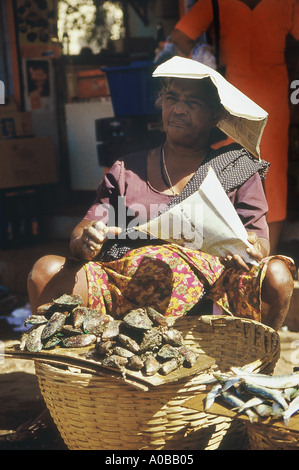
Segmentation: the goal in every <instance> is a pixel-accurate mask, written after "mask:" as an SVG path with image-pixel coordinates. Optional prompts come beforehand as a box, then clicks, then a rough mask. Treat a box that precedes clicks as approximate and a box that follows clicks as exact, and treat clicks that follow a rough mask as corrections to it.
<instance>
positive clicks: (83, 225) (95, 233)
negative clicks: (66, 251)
mask: <svg viewBox="0 0 299 470" xmlns="http://www.w3.org/2000/svg"><path fill="white" fill-rule="evenodd" d="M121 168H122V164H121V162H120V161H117V162H115V163H114V165H113V166H112V168H111V169H110V171H109V173H107V174H106V175H105V177H104V178H103V180H102V182H101V183H100V185H99V187H98V189H97V192H96V199H95V201H94V203H93V204H92V206H91V207H90V208H89V210H88V212H87V213H86V215H85V217H84V219H83V220H81V222H79V224H78V225H77V226H76V227H75V229H74V230H73V233H72V235H71V239H70V250H71V253H72V255H73V256H74V257H75V258H79V259H83V260H92V259H94V258H95V257H96V256H97V255H98V254H99V252H100V251H101V248H102V246H103V243H104V242H105V241H106V239H107V238H113V237H115V235H117V234H119V233H120V232H121V228H119V227H114V226H107V224H108V221H109V211H110V209H111V210H113V201H115V199H116V198H117V196H118V195H119V194H120V187H119V185H120V184H121V183H120V180H121Z"/></svg>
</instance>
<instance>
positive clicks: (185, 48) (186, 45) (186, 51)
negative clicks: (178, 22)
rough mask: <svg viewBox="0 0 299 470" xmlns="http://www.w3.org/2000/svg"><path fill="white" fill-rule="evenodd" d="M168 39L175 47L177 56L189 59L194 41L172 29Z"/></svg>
mask: <svg viewBox="0 0 299 470" xmlns="http://www.w3.org/2000/svg"><path fill="white" fill-rule="evenodd" d="M170 37H171V41H172V42H173V44H174V45H175V46H176V47H177V49H178V52H179V54H180V55H182V56H185V57H189V55H190V53H191V51H192V49H193V47H194V44H195V43H194V41H193V40H192V39H191V38H189V37H188V36H187V35H186V34H185V33H183V32H182V31H179V30H178V29H174V30H173V31H172V33H171V36H170Z"/></svg>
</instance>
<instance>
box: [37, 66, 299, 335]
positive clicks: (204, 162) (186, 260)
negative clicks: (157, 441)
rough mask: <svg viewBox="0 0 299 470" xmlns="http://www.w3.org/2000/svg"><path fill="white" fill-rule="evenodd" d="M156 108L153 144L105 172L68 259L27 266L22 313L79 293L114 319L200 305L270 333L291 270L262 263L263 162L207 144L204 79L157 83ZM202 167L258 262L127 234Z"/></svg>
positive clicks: (209, 114) (209, 103) (214, 104)
mask: <svg viewBox="0 0 299 470" xmlns="http://www.w3.org/2000/svg"><path fill="white" fill-rule="evenodd" d="M183 60H186V61H189V60H190V59H183ZM158 102H159V103H160V105H161V108H162V121H163V126H164V131H165V134H166V139H165V142H164V144H163V146H162V147H159V148H154V149H152V150H150V151H147V152H138V153H135V154H131V155H128V156H125V157H124V158H122V159H120V160H118V161H117V162H116V163H115V164H114V165H113V166H112V168H111V170H110V171H109V172H108V173H107V174H106V175H105V177H104V179H103V181H102V182H101V183H100V185H99V187H98V190H97V196H96V200H95V202H94V203H93V204H92V206H91V208H90V209H89V210H88V212H87V214H86V215H85V217H84V219H83V220H82V221H81V222H80V223H79V224H78V225H77V227H76V228H75V229H74V231H73V234H72V237H71V241H70V249H71V252H72V256H73V257H72V258H70V259H65V258H62V257H58V256H45V257H43V258H41V259H40V260H38V261H37V262H36V264H35V265H34V266H33V269H32V271H31V273H30V275H29V278H28V292H29V296H30V302H31V307H32V311H33V312H34V310H35V309H36V307H37V306H38V305H41V304H43V303H46V302H49V301H51V300H52V299H53V298H55V297H58V296H60V295H62V294H65V293H67V294H71V293H74V294H80V295H81V296H82V298H83V300H84V304H85V305H86V306H89V307H92V308H97V309H99V310H100V311H101V312H107V313H108V314H110V315H112V316H113V317H115V318H121V317H122V316H124V314H125V313H127V312H128V311H129V310H131V309H132V308H135V307H136V306H152V307H153V308H155V309H156V310H158V311H159V312H161V313H163V314H164V315H166V316H168V315H175V316H181V315H186V314H196V313H198V312H199V311H200V306H201V305H203V302H205V301H207V300H209V301H211V302H213V303H214V305H216V306H217V305H218V307H221V308H222V309H223V312H224V313H225V314H231V315H235V316H240V317H247V318H251V319H254V320H257V321H262V322H264V323H265V324H267V325H269V326H271V327H273V328H274V329H278V328H279V327H280V326H281V325H282V323H283V321H284V319H285V316H286V314H287V312H288V308H289V303H290V299H291V295H292V291H293V276H292V273H293V272H294V263H293V261H292V260H290V259H289V258H286V257H282V256H273V257H269V256H268V255H269V241H268V227H267V222H266V214H267V203H266V200H265V195H264V191H263V184H262V179H263V178H264V177H265V175H266V172H267V170H268V164H267V162H265V161H263V160H260V159H258V158H256V157H254V156H252V155H251V154H250V153H249V152H248V151H247V150H246V149H244V148H242V147H241V146H240V145H237V144H236V145H235V144H233V145H232V146H228V147H223V148H221V149H218V150H213V149H212V148H211V147H210V133H211V131H212V129H213V128H214V127H215V126H216V124H217V122H218V120H219V119H220V117H222V119H223V118H224V117H223V106H222V104H221V102H220V99H219V94H218V92H217V88H216V87H215V86H214V84H213V83H212V81H211V80H210V78H209V77H207V78H200V79H196V77H193V78H192V79H190V78H184V79H182V78H175V77H172V78H169V79H166V80H164V85H163V87H162V89H161V92H160V96H159V99H158ZM240 111H242V110H240ZM210 166H211V167H212V168H213V169H214V170H215V172H216V174H217V176H218V178H219V180H220V182H221V184H222V185H223V187H224V189H225V191H226V193H227V195H228V197H229V198H230V200H231V202H232V203H233V205H234V207H235V209H236V211H237V213H238V214H239V217H240V219H241V221H242V222H243V224H244V227H245V229H246V230H247V232H248V240H249V242H250V245H251V247H250V248H248V253H249V254H250V255H251V256H252V257H253V258H254V259H255V260H256V261H258V263H255V264H248V263H245V261H244V260H243V259H242V258H241V257H240V256H239V255H233V256H232V255H230V254H229V253H228V255H227V256H226V257H225V258H220V257H217V256H214V255H211V254H209V253H204V252H203V251H201V250H192V249H190V248H186V247H184V246H181V245H180V244H176V243H167V242H165V241H162V240H153V239H150V238H149V239H146V240H145V239H143V238H138V237H137V236H136V234H137V232H136V231H135V230H133V229H132V228H131V227H132V226H133V225H134V218H135V220H136V213H138V222H139V223H140V222H142V221H143V222H146V221H147V220H149V219H151V218H153V217H155V216H156V215H157V214H158V213H159V212H161V211H165V210H167V209H168V208H170V207H174V206H175V204H177V203H178V202H181V201H182V200H184V199H185V198H186V197H188V196H189V195H190V194H192V193H193V192H194V191H196V190H197V189H198V187H199V185H200V184H201V182H202V181H203V179H204V177H205V176H206V174H207V170H208V168H209V167H210ZM270 171H271V170H270ZM203 310H204V309H203ZM206 313H208V311H206ZM209 313H211V312H209Z"/></svg>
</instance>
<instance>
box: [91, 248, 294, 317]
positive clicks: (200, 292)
mask: <svg viewBox="0 0 299 470" xmlns="http://www.w3.org/2000/svg"><path fill="white" fill-rule="evenodd" d="M272 258H273V257H267V258H264V259H263V260H262V261H261V262H260V263H259V264H258V265H257V266H252V267H251V269H250V271H242V270H236V269H234V268H229V269H227V268H225V266H224V265H223V264H222V262H221V260H220V259H219V258H218V257H215V256H212V255H209V254H207V253H203V252H201V251H194V250H190V249H188V248H184V247H181V246H178V245H175V244H165V245H159V246H156V245H155V246H145V247H141V248H136V249H133V250H131V251H129V252H128V253H127V254H126V255H124V256H123V257H122V258H121V259H118V260H115V261H109V262H99V261H90V262H88V263H86V264H85V265H84V266H85V270H86V275H87V280H88V286H89V307H90V308H96V309H100V310H101V311H102V312H105V313H107V314H109V315H111V316H113V317H114V318H121V317H122V316H124V315H125V314H126V313H127V312H128V311H130V310H132V309H133V308H137V307H145V306H151V307H153V308H154V309H156V310H157V311H159V312H160V313H163V314H164V315H165V316H183V315H185V314H187V312H189V311H190V310H191V309H192V308H193V307H195V306H196V305H199V303H200V301H201V300H203V299H209V300H211V301H213V302H214V303H215V304H216V305H218V306H219V307H221V308H222V309H223V310H224V312H225V313H226V314H230V315H234V316H238V317H246V318H250V319H253V320H257V321H260V320H261V288H262V283H263V280H264V277H265V274H266V269H267V264H268V262H269V260H270V259H272ZM275 258H280V259H283V260H284V261H285V263H286V264H287V266H288V267H289V269H290V270H291V272H292V274H293V275H294V273H295V265H294V262H293V260H292V259H290V258H287V257H284V256H275Z"/></svg>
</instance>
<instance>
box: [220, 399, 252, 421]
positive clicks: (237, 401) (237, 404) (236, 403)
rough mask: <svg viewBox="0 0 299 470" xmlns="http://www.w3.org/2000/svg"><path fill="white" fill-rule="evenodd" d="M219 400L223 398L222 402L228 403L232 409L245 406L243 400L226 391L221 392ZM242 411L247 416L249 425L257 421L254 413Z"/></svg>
mask: <svg viewBox="0 0 299 470" xmlns="http://www.w3.org/2000/svg"><path fill="white" fill-rule="evenodd" d="M221 398H223V400H224V401H225V402H226V403H228V404H229V405H230V406H232V407H233V408H241V406H243V405H244V404H245V403H244V401H243V400H241V399H240V398H238V397H236V396H235V395H233V394H232V393H230V392H228V391H224V392H223V391H222V392H221ZM244 411H245V413H246V414H247V416H248V418H249V421H250V422H251V423H253V422H254V421H257V419H258V416H257V414H256V413H254V412H253V411H252V410H250V409H249V410H247V409H245V410H244Z"/></svg>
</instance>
